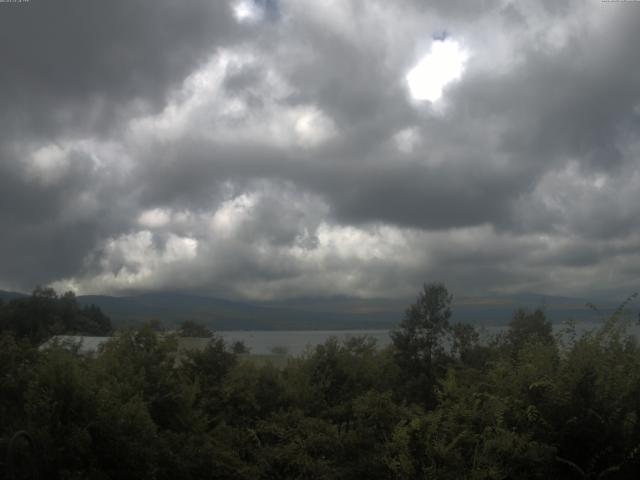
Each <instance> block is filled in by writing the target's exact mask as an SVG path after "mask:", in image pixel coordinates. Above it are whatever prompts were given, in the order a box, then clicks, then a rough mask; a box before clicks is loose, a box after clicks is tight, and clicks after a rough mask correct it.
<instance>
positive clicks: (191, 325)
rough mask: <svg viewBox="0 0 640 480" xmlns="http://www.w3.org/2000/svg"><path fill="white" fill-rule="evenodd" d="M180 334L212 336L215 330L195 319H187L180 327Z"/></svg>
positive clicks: (198, 336) (199, 336)
mask: <svg viewBox="0 0 640 480" xmlns="http://www.w3.org/2000/svg"><path fill="white" fill-rule="evenodd" d="M178 335H180V336H181V337H197V338H211V337H213V332H212V331H211V330H209V329H208V328H207V327H205V326H204V325H201V324H199V323H197V322H194V321H193V320H185V321H184V322H182V324H181V325H180V328H179V329H178Z"/></svg>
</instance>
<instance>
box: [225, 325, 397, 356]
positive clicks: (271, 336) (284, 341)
mask: <svg viewBox="0 0 640 480" xmlns="http://www.w3.org/2000/svg"><path fill="white" fill-rule="evenodd" d="M216 333H217V334H218V335H220V336H221V337H222V338H224V339H225V341H227V342H228V343H231V342H234V341H237V340H241V341H242V342H244V344H245V345H246V346H247V347H249V349H250V351H251V353H253V354H256V355H266V354H270V353H272V351H271V350H272V349H273V348H274V347H284V348H286V350H287V353H289V354H290V355H300V354H302V353H304V351H305V350H306V348H307V347H315V346H316V345H319V344H321V343H324V342H325V341H326V340H327V339H328V338H330V337H337V338H338V339H339V340H346V339H348V338H351V337H361V336H364V335H366V336H368V337H373V338H375V339H376V341H377V344H378V347H385V346H386V345H388V344H389V343H391V338H390V337H389V330H311V331H293V330H278V331H262V330H253V331H241V330H238V331H226V332H225V331H219V332H216Z"/></svg>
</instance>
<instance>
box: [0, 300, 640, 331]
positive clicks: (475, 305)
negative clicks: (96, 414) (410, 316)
mask: <svg viewBox="0 0 640 480" xmlns="http://www.w3.org/2000/svg"><path fill="white" fill-rule="evenodd" d="M25 296H26V295H25V294H22V293H16V292H4V291H0V298H1V299H3V300H5V301H8V300H11V299H14V298H20V297H25ZM414 300H415V299H401V300H397V299H394V300H389V299H359V298H351V297H342V296H337V297H328V298H301V299H295V300H283V301H274V302H254V303H250V302H235V301H229V300H222V299H218V298H211V297H206V296H198V295H189V294H182V293H147V294H142V295H135V296H128V297H111V296H106V295H85V296H79V297H78V303H79V304H81V305H89V304H94V305H97V306H98V307H100V308H101V309H102V311H103V312H104V313H105V314H106V315H108V316H109V317H110V318H111V320H112V322H113V324H114V325H115V326H122V325H134V324H138V323H140V322H143V321H146V320H150V319H158V320H160V321H162V322H163V323H164V324H165V325H167V326H169V327H172V326H177V325H178V324H179V323H181V322H182V321H183V320H195V321H197V322H199V323H202V324H205V325H207V326H209V327H210V328H213V329H214V330H343V329H344V330H351V329H354V330H355V329H387V328H391V327H393V326H395V325H397V324H398V323H399V322H400V320H402V318H403V315H404V311H405V310H406V308H407V307H408V306H409V305H410V304H411V303H412V302H413V301H414ZM638 304H640V301H637V302H635V303H632V304H631V305H630V309H631V310H632V311H634V312H635V313H634V315H635V316H637V312H638ZM597 306H598V308H599V310H600V311H601V312H602V313H604V314H610V313H611V312H613V311H614V309H615V308H616V307H617V306H618V303H617V302H599V303H597ZM519 307H525V308H529V309H533V308H537V307H541V308H543V309H544V310H545V312H546V314H547V318H549V319H550V320H551V321H552V322H554V323H560V322H562V321H564V320H567V319H569V318H571V319H574V320H576V321H579V322H580V321H588V322H593V321H597V320H598V315H597V314H596V313H595V312H594V311H593V310H592V309H591V308H589V307H588V306H587V301H586V300H582V299H576V298H569V297H559V296H552V295H540V294H531V293H527V294H517V295H501V296H500V295H495V296H481V297H460V298H456V299H454V304H453V307H452V310H453V319H452V320H453V321H454V322H465V323H471V324H475V325H487V326H488V325H491V326H501V325H506V324H507V323H508V322H509V320H510V319H511V317H512V315H513V312H514V311H515V310H516V309H517V308H519Z"/></svg>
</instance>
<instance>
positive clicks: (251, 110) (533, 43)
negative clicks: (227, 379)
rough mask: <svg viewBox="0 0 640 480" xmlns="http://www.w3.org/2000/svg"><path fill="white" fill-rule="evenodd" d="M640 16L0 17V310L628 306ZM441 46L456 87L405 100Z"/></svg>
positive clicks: (481, 11) (287, 13)
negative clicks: (423, 297) (459, 54)
mask: <svg viewBox="0 0 640 480" xmlns="http://www.w3.org/2000/svg"><path fill="white" fill-rule="evenodd" d="M639 20H640V7H636V6H635V5H634V4H633V3H618V4H616V3H606V2H605V3H601V2H599V1H597V0H590V1H588V2H585V1H582V0H580V1H578V0H564V1H559V0H554V1H553V2H551V1H548V2H547V1H544V2H533V1H532V2H515V1H509V0H491V1H484V2H474V6H473V8H470V7H469V4H468V2H454V1H448V2H419V1H411V0H403V1H401V2H385V1H382V0H380V1H378V0H375V1H367V2H364V1H361V0H351V1H342V0H323V1H318V2H300V1H297V0H280V1H276V0H261V1H258V0H253V1H237V2H236V1H230V2H224V1H211V0H195V1H190V2H186V3H185V2H182V3H180V2H167V1H164V0H157V1H154V2H148V1H143V0H133V1H132V0H128V1H126V2H125V1H120V0H117V1H116V0H114V1H112V2H108V5H107V4H106V3H105V2H99V1H97V0H82V1H80V0H66V1H64V2H56V3H55V5H54V4H52V2H44V1H37V0H32V1H31V2H29V3H26V4H0V36H2V42H0V55H1V56H2V58H3V59H4V60H3V68H2V69H0V85H1V86H2V88H1V89H0V222H1V224H2V227H3V229H2V231H3V235H2V236H1V237H0V261H1V265H2V268H1V269H0V288H6V289H8V288H11V289H21V290H28V289H30V288H32V287H33V286H35V285H36V284H53V285H55V286H57V287H59V288H74V289H76V290H77V291H78V292H81V293H89V292H99V293H124V292H130V291H144V290H162V289H169V290H188V291H192V292H200V293H207V294H211V295H217V296H224V297H229V298H250V299H271V298H284V297H296V296H319V295H335V294H347V295H358V296H364V297H367V296H377V297H402V296H405V295H412V294H413V292H414V291H415V290H417V288H418V286H419V285H420V284H421V283H422V282H425V281H426V282H428V281H436V280H437V281H445V282H446V283H447V284H448V285H450V286H451V287H452V289H453V290H454V291H455V292H459V293H461V294H472V293H474V294H476V293H487V292H492V291H495V292H507V291H538V292H547V293H562V294H580V295H598V294H607V293H611V292H613V293H618V294H625V293H627V292H630V291H633V290H634V289H637V288H638V284H637V279H638V276H639V275H638V274H639V273H640V229H639V228H638V219H639V218H640V162H639V161H638V160H640V134H639V132H640V128H639V127H640V58H639V55H640V54H639V53H638V51H637V48H635V47H636V46H637V45H638V43H639V42H640V30H639V29H638V28H637V25H638V21H639ZM439 41H440V42H443V41H445V42H449V43H448V45H454V44H455V45H456V48H459V49H463V50H464V52H465V55H467V57H466V59H465V62H464V70H463V72H462V74H461V75H460V76H459V78H458V79H457V80H454V81H452V82H450V83H448V84H446V85H445V87H444V89H443V92H442V93H443V96H442V98H440V99H438V100H437V101H434V102H430V101H428V100H419V99H414V98H412V95H411V90H410V89H409V87H408V84H407V74H408V72H410V71H411V69H412V68H413V67H415V66H416V65H418V64H420V61H421V60H422V59H424V58H425V55H427V54H428V53H429V52H430V51H432V49H433V46H434V44H435V43H437V42H439ZM451 42H454V43H451ZM425 74H426V75H428V72H425ZM434 76H437V72H434Z"/></svg>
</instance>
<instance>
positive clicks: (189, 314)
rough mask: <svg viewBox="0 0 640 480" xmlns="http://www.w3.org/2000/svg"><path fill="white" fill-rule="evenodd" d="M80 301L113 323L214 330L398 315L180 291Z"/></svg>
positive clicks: (356, 324) (364, 324)
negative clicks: (191, 324) (188, 323)
mask: <svg viewBox="0 0 640 480" xmlns="http://www.w3.org/2000/svg"><path fill="white" fill-rule="evenodd" d="M78 301H79V303H80V304H84V305H86V304H94V305H97V306H98V307H100V308H101V309H102V311H103V312H105V313H106V314H107V315H108V316H109V317H110V318H111V320H112V322H113V323H114V325H126V324H135V323H139V322H141V321H144V320H149V319H158V320H161V321H162V322H163V323H165V324H168V325H178V324H179V323H180V322H182V321H183V320H195V321H197V322H200V323H203V324H205V325H207V326H209V327H211V328H213V329H215V330H333V329H336V330H339V329H373V328H389V326H391V324H392V323H393V321H394V319H395V318H394V316H390V315H388V314H382V315H380V314H374V315H365V314H358V313H351V312H335V311H329V312H327V311H317V310H313V309H296V308H281V307H278V306H273V305H272V306H265V305H254V304H250V303H245V302H232V301H228V300H221V299H217V298H210V297H202V296H196V295H187V294H177V293H148V294H144V295H137V296H131V297H109V296H100V295H87V296H79V297H78Z"/></svg>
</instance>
